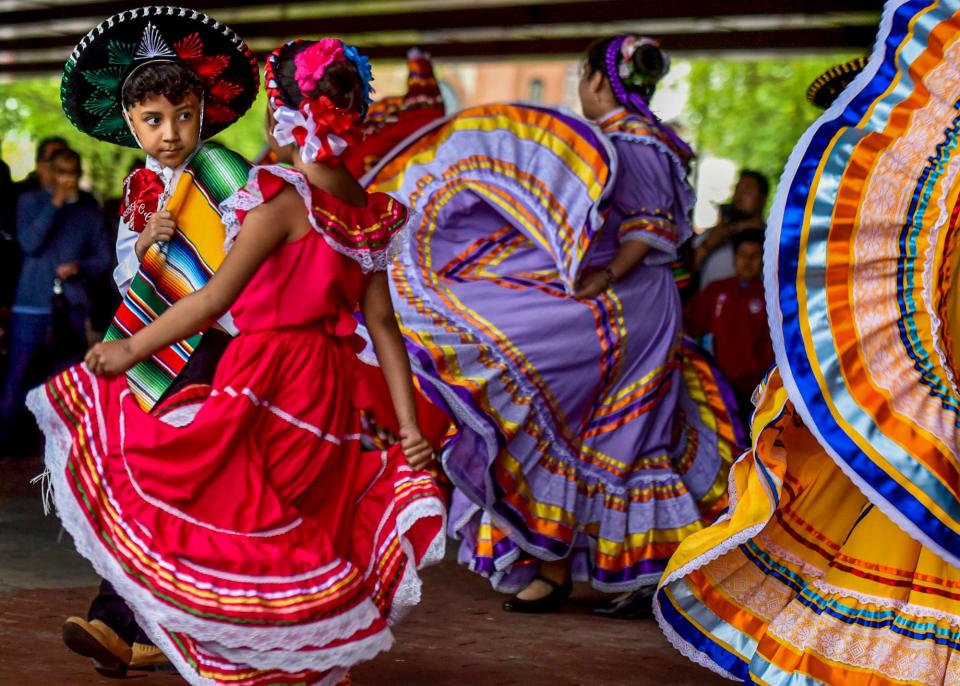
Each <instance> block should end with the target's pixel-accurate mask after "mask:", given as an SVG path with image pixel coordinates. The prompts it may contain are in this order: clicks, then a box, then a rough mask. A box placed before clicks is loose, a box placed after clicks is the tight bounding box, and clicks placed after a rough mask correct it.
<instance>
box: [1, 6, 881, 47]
mask: <svg viewBox="0 0 960 686" xmlns="http://www.w3.org/2000/svg"><path fill="white" fill-rule="evenodd" d="M142 5H143V3H142V2H127V1H123V2H84V3H72V4H63V5H53V6H49V7H43V8H31V9H24V10H13V11H9V12H0V24H2V25H5V26H11V25H15V24H17V25H20V24H34V23H44V22H56V21H62V20H66V19H71V20H76V19H84V18H89V19H90V23H91V25H93V24H95V23H96V22H98V21H100V20H102V19H105V18H106V17H108V16H111V15H113V14H116V13H118V12H121V11H123V10H128V9H133V8H137V7H141V6H142ZM405 5H406V6H405V7H404V9H403V10H402V11H397V10H394V9H388V10H384V11H380V12H370V11H369V10H365V9H364V8H362V7H361V8H360V11H357V10H354V11H350V10H349V5H345V6H344V7H343V8H335V9H334V10H333V11H331V10H330V9H324V8H322V7H321V8H318V15H322V16H318V17H316V18H312V19H304V20H301V19H292V20H289V21H287V22H286V23H287V25H288V26H292V27H293V30H294V33H295V32H296V30H297V29H296V26H297V25H298V24H299V23H300V22H301V21H308V22H319V24H318V26H322V27H323V28H322V30H320V32H321V33H359V32H369V31H377V30H387V29H389V30H394V31H400V30H429V29H432V28H472V27H476V26H515V25H518V24H566V23H571V22H578V21H588V22H612V21H629V20H647V21H651V20H663V19H687V18H704V17H723V16H727V17H733V16H737V17H742V16H751V15H757V16H763V15H782V14H806V15H817V14H842V13H846V12H876V13H877V14H878V15H879V13H880V7H879V5H880V2H879V0H750V1H746V2H745V1H744V0H726V1H724V0H684V2H640V1H639V0H632V1H627V0H582V1H580V2H543V1H541V2H514V3H507V4H503V5H498V6H490V5H481V6H479V7H477V6H474V7H470V6H469V4H467V3H452V6H451V7H449V8H442V9H423V10H418V8H417V3H415V2H410V3H406V4H405ZM271 6H273V7H276V9H277V11H278V14H282V9H281V8H282V7H283V4H280V6H279V7H277V3H270V2H265V1H264V0H201V1H200V2H197V3H196V7H197V9H199V10H203V11H205V12H210V13H211V14H215V13H216V10H226V9H237V8H251V7H259V8H266V9H269V8H270V7H271ZM428 7H435V5H430V6H428ZM267 23H268V24H270V23H275V22H267ZM281 23H282V22H281ZM259 25H261V22H251V23H250V24H249V25H248V24H244V23H236V24H234V23H231V26H232V27H233V28H235V29H236V30H237V32H238V33H240V34H241V35H244V36H246V34H245V33H244V32H243V31H242V30H241V27H244V28H249V31H248V33H250V34H251V35H255V34H257V33H260V35H265V34H263V33H261V32H259V31H258V30H257V27H258V26H259ZM284 31H286V33H284V35H290V34H289V29H285V30H284ZM313 32H314V33H316V32H317V31H313ZM271 35H276V34H271ZM78 38H79V37H78Z"/></svg>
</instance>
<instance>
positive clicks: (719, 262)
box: [693, 169, 770, 291]
mask: <svg viewBox="0 0 960 686" xmlns="http://www.w3.org/2000/svg"><path fill="white" fill-rule="evenodd" d="M769 192H770V184H769V182H768V181H767V177H765V176H764V175H763V174H761V173H760V172H758V171H753V170H752V169H744V170H743V171H742V172H740V178H739V180H738V181H737V185H736V187H735V188H734V190H733V198H732V199H731V201H730V203H728V204H726V205H721V206H720V216H719V223H718V224H717V225H716V226H714V227H711V228H709V229H707V230H706V231H704V232H703V233H702V234H700V236H699V237H698V238H697V239H695V242H694V251H693V268H694V269H695V270H696V271H697V272H698V274H699V283H700V290H701V291H703V290H705V289H706V288H707V287H708V286H709V285H710V284H712V283H714V282H715V281H721V280H723V279H729V278H731V277H732V276H733V275H734V274H735V268H734V258H733V243H732V241H733V237H734V236H736V235H737V234H738V233H740V232H742V231H750V230H758V229H759V230H763V229H764V227H765V224H764V221H763V209H764V207H765V206H766V204H767V194H768V193H769Z"/></svg>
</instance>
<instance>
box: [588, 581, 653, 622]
mask: <svg viewBox="0 0 960 686" xmlns="http://www.w3.org/2000/svg"><path fill="white" fill-rule="evenodd" d="M656 592H657V587H656V586H644V587H643V588H639V589H637V590H636V591H634V592H633V593H631V594H630V595H628V596H627V597H626V598H623V599H622V600H616V601H614V602H612V603H607V604H606V605H601V606H600V607H595V608H593V609H592V610H590V614H594V615H598V616H600V617H613V618H615V619H646V618H647V617H652V616H653V596H654V594H655V593H656Z"/></svg>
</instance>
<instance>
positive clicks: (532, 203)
mask: <svg viewBox="0 0 960 686" xmlns="http://www.w3.org/2000/svg"><path fill="white" fill-rule="evenodd" d="M667 68H668V61H667V57H666V55H665V53H664V52H663V51H661V50H660V48H659V47H658V46H657V45H656V43H654V42H653V41H650V40H648V39H639V38H636V37H632V36H618V37H616V38H613V39H608V40H605V41H601V42H599V43H597V44H596V45H594V46H593V47H592V48H591V50H590V53H589V56H588V58H587V60H586V62H585V65H584V73H583V78H582V80H581V84H580V96H581V100H582V102H583V109H584V113H585V114H586V115H587V116H588V117H589V118H591V119H594V120H596V122H597V125H598V127H592V126H590V125H588V124H587V122H584V121H583V120H581V119H579V118H578V117H575V116H573V115H571V114H569V113H565V112H560V111H556V110H550V109H546V108H542V107H533V106H523V105H493V106H487V107H479V108H473V109H469V110H465V111H463V112H461V113H459V114H457V115H455V116H453V117H450V118H448V119H446V120H444V121H442V122H440V123H439V124H438V125H437V126H435V127H434V128H432V129H431V130H429V131H427V132H426V133H423V134H421V135H420V136H419V137H418V138H417V139H416V140H415V141H412V142H409V143H407V144H406V145H404V146H401V147H400V148H399V149H397V150H394V152H393V153H392V154H391V155H390V156H388V158H387V159H385V160H384V161H383V162H382V163H381V164H380V166H379V167H378V168H376V169H375V170H373V172H372V173H371V178H370V179H369V181H370V182H371V184H372V186H373V188H375V189H377V190H384V191H387V192H390V193H392V194H394V195H395V196H396V197H398V198H400V199H401V200H402V201H403V202H404V203H406V204H408V205H409V206H411V207H413V208H415V210H417V211H418V212H419V213H420V214H421V218H420V220H419V221H418V222H415V223H413V224H412V225H411V226H412V227H413V230H414V231H415V232H416V235H415V236H414V237H413V239H412V240H411V241H410V242H409V244H408V247H407V248H406V249H405V250H404V252H403V253H402V254H401V255H400V259H399V260H398V261H397V262H396V263H395V265H394V267H393V269H392V271H391V287H392V290H393V297H394V304H395V308H396V310H397V313H398V315H399V317H400V321H401V328H402V330H403V332H404V335H405V337H406V340H407V345H408V351H409V352H410V354H411V357H412V359H413V362H414V366H415V369H416V372H417V374H418V377H419V379H420V382H421V387H422V388H423V389H424V390H425V391H426V392H427V393H428V394H429V395H431V396H432V398H433V399H434V400H435V402H437V403H438V404H441V405H444V406H445V407H446V409H447V410H448V412H449V413H450V415H451V416H452V417H453V418H454V419H455V420H456V422H457V426H458V429H459V431H458V433H457V434H456V435H455V436H454V437H453V438H452V439H451V440H450V441H449V442H448V444H447V445H446V446H445V448H444V450H443V452H442V459H443V465H444V468H445V470H446V472H447V474H448V475H449V476H450V478H451V480H452V481H453V483H454V485H455V486H456V490H455V493H454V496H453V502H452V507H451V513H450V518H449V522H450V529H451V533H452V534H453V535H455V536H456V537H458V538H461V539H462V545H461V550H460V556H461V561H463V562H464V563H466V564H468V565H469V566H470V568H471V569H473V570H474V571H477V572H479V573H481V574H483V575H485V576H488V577H489V578H490V579H491V581H492V583H493V584H494V586H495V587H496V588H497V589H498V590H502V591H505V592H509V593H516V595H515V596H514V597H513V598H511V599H509V600H508V601H507V602H506V603H505V605H504V607H505V609H507V610H511V611H522V612H548V611H553V610H556V609H558V608H559V607H560V606H562V605H563V603H564V602H565V601H566V599H567V597H568V596H569V594H570V592H571V582H572V580H582V581H589V582H590V583H591V584H592V585H593V587H594V588H596V589H599V590H601V591H605V592H610V593H620V594H622V596H621V597H619V598H617V599H615V602H614V603H612V604H611V605H610V606H609V607H606V608H600V611H601V612H608V613H612V614H615V615H624V614H632V613H633V614H635V613H637V611H638V608H640V609H647V608H649V602H648V601H647V599H648V597H649V595H650V594H651V593H652V589H653V587H654V585H655V584H656V582H657V580H658V579H659V577H660V574H661V572H662V571H663V568H664V565H665V564H666V561H667V560H668V559H669V557H670V555H671V554H672V552H673V550H674V549H675V548H676V546H677V544H678V543H679V542H680V541H681V540H682V539H683V538H684V537H685V536H687V535H688V534H690V533H692V532H694V531H697V530H699V529H701V528H702V527H703V526H705V525H707V524H709V523H710V522H711V521H712V519H713V518H714V517H715V516H716V514H717V513H718V512H719V511H720V510H721V509H722V508H723V507H724V505H725V491H726V472H727V466H728V464H729V462H730V460H731V457H732V455H733V453H734V451H735V448H736V443H737V442H738V439H739V437H740V436H739V435H738V431H739V428H738V427H737V426H736V424H735V420H734V419H733V417H732V415H731V413H730V411H729V405H728V399H729V395H727V394H726V392H725V389H724V388H723V387H722V385H721V384H720V383H719V382H718V381H717V379H716V378H715V375H714V372H713V370H712V369H711V368H710V366H709V365H708V364H707V363H706V362H705V361H704V360H703V358H702V357H700V356H698V355H696V353H695V351H693V350H692V349H691V348H690V346H689V344H687V343H686V342H685V341H684V339H683V336H682V331H681V308H680V300H679V295H678V292H677V287H676V285H675V283H674V280H673V277H672V274H671V270H670V268H669V263H670V262H671V261H672V260H673V259H674V258H675V255H676V249H677V246H678V245H679V243H681V242H682V241H683V240H684V239H686V237H687V236H688V235H689V234H690V225H689V220H688V219H689V213H690V209H691V206H692V204H693V192H692V190H691V188H690V186H689V184H688V183H687V181H686V175H687V164H688V162H689V160H690V157H691V154H690V150H689V148H688V147H687V146H686V145H685V144H684V143H683V142H682V141H681V140H680V139H679V138H678V137H677V136H676V134H674V133H673V132H672V131H671V130H670V129H668V128H667V127H666V126H664V125H663V124H661V123H660V122H659V121H658V120H657V119H656V118H655V117H654V116H653V115H652V114H651V113H650V111H649V109H648V107H647V104H646V103H647V100H648V99H649V97H650V96H651V95H652V93H653V89H654V87H655V85H656V82H657V81H658V80H659V79H660V78H661V77H662V76H663V75H664V74H665V73H666V71H667ZM641 589H644V591H643V592H642V593H640V594H637V593H634V592H637V591H640V590H641ZM647 589H649V591H648V590H647Z"/></svg>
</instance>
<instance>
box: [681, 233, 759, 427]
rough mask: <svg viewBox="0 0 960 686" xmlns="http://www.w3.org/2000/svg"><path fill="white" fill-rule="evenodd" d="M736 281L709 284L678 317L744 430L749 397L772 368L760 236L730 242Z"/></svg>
mask: <svg viewBox="0 0 960 686" xmlns="http://www.w3.org/2000/svg"><path fill="white" fill-rule="evenodd" d="M733 249H734V264H735V269H736V275H735V276H733V277H731V278H729V279H722V280H720V281H715V282H713V283H712V284H710V285H709V286H707V288H706V289H705V290H703V291H701V292H700V293H698V294H697V295H695V296H694V297H693V299H692V300H691V301H690V303H689V304H688V305H687V307H686V310H685V312H684V322H685V325H686V329H687V333H689V334H690V335H691V336H695V337H698V338H701V339H703V345H704V347H705V348H706V349H707V350H709V351H710V352H711V353H713V355H714V357H715V358H716V361H717V366H719V367H720V370H721V371H722V372H723V374H724V376H726V378H727V380H728V381H729V382H730V385H731V386H732V387H733V389H734V392H735V394H736V396H737V407H738V408H739V410H740V418H741V419H742V420H743V422H744V426H747V427H749V426H750V417H751V415H752V414H753V405H752V403H751V402H750V397H751V395H752V394H753V390H754V388H755V387H756V385H757V384H758V383H759V382H760V380H761V379H762V378H763V375H764V374H765V373H766V372H767V370H768V369H769V368H770V365H772V364H773V346H772V344H771V342H770V329H769V326H768V323H767V308H766V301H765V300H764V292H763V231H759V230H748V231H743V232H742V233H739V234H737V235H736V236H734V237H733Z"/></svg>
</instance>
